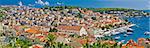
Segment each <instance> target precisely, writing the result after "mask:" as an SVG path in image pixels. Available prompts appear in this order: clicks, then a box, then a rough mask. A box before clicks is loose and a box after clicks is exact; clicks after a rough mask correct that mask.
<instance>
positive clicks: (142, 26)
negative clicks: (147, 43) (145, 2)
mask: <svg viewBox="0 0 150 48" xmlns="http://www.w3.org/2000/svg"><path fill="white" fill-rule="evenodd" d="M126 19H127V20H128V21H129V22H131V23H132V24H136V25H135V26H132V27H131V28H132V29H133V33H132V34H131V35H128V36H127V37H124V34H126V33H123V34H119V35H114V36H113V38H115V37H120V38H119V39H118V40H117V41H123V42H124V43H126V42H127V41H128V40H131V39H132V40H134V41H136V42H137V40H138V38H150V35H145V34H144V33H145V32H150V17H145V16H140V17H126Z"/></svg>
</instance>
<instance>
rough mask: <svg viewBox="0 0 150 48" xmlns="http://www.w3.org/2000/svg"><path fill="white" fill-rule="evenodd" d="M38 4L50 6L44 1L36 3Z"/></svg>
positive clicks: (40, 0)
mask: <svg viewBox="0 0 150 48" xmlns="http://www.w3.org/2000/svg"><path fill="white" fill-rule="evenodd" d="M35 3H36V4H40V5H49V2H47V1H46V2H43V1H42V0H38V1H36V2H35Z"/></svg>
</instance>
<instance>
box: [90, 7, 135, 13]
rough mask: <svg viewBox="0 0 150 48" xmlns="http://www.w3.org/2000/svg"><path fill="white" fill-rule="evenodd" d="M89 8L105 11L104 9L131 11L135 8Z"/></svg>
mask: <svg viewBox="0 0 150 48" xmlns="http://www.w3.org/2000/svg"><path fill="white" fill-rule="evenodd" d="M88 10H93V11H95V12H103V11H129V10H132V11H133V10H134V9H127V8H88Z"/></svg>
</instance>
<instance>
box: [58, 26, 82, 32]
mask: <svg viewBox="0 0 150 48" xmlns="http://www.w3.org/2000/svg"><path fill="white" fill-rule="evenodd" d="M57 29H59V30H67V31H80V29H81V26H58V27H57Z"/></svg>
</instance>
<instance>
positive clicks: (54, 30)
mask: <svg viewBox="0 0 150 48" xmlns="http://www.w3.org/2000/svg"><path fill="white" fill-rule="evenodd" d="M57 31H58V30H57V29H55V28H50V30H49V32H57Z"/></svg>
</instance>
